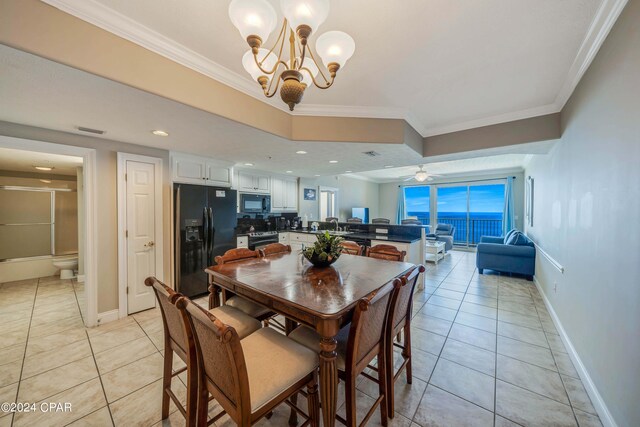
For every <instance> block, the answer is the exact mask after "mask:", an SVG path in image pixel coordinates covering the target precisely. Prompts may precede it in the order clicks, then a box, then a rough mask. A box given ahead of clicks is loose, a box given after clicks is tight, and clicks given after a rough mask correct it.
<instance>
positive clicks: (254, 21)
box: [229, 0, 356, 111]
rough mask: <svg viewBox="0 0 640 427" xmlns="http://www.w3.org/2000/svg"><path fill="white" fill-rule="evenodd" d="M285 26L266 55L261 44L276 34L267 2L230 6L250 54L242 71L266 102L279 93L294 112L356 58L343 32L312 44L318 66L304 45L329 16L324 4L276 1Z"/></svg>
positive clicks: (236, 1) (321, 0) (323, 0)
mask: <svg viewBox="0 0 640 427" xmlns="http://www.w3.org/2000/svg"><path fill="white" fill-rule="evenodd" d="M280 8H281V9H282V12H283V14H284V17H285V19H284V22H283V24H282V26H281V27H280V31H279V32H278V36H277V38H276V40H275V42H274V43H273V46H272V47H270V48H269V49H266V48H263V47H262V45H263V43H264V42H265V41H266V40H267V39H268V38H269V35H270V34H271V32H272V31H273V30H274V29H275V28H276V21H277V15H276V12H275V10H274V9H273V7H272V6H271V4H270V3H269V2H268V1H267V0H233V1H232V2H231V4H230V5H229V17H230V19H231V22H232V23H233V25H234V26H235V27H236V28H237V29H238V31H239V32H240V35H241V36H242V37H243V38H244V39H245V40H246V41H247V43H248V44H249V47H250V48H251V49H250V50H249V51H247V52H246V53H245V54H244V56H243V57H242V65H243V67H244V69H245V70H246V71H247V72H248V73H249V75H250V76H251V78H252V79H253V80H255V81H257V82H258V84H259V85H260V86H261V87H262V91H263V93H264V94H265V96H266V97H268V98H271V97H273V96H274V95H275V94H276V93H278V92H279V93H280V97H281V98H282V100H283V101H284V102H285V103H286V104H287V105H288V106H289V109H290V110H292V111H293V109H294V107H295V106H296V105H297V104H298V103H300V101H301V100H302V97H303V95H304V91H305V89H306V88H307V87H309V86H312V85H313V86H316V87H318V88H320V89H328V88H330V87H331V86H332V85H333V82H334V81H335V77H336V74H337V72H338V70H339V69H341V68H343V67H344V66H345V64H346V63H347V61H348V60H349V58H351V56H352V55H353V53H354V52H355V48H356V44H355V41H354V40H353V38H351V36H349V35H348V34H347V33H344V32H342V31H328V32H326V33H324V34H322V35H321V36H320V37H318V39H317V40H316V45H315V48H316V49H315V50H316V52H317V55H318V56H319V57H320V58H321V59H322V63H319V62H318V60H317V59H316V58H315V55H314V53H313V51H312V49H311V48H310V46H309V45H308V41H309V37H310V36H311V34H312V33H314V32H316V31H317V30H318V28H319V27H320V25H322V23H324V21H325V20H326V19H327V16H328V15H329V0H280Z"/></svg>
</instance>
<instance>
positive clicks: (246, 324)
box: [209, 305, 262, 339]
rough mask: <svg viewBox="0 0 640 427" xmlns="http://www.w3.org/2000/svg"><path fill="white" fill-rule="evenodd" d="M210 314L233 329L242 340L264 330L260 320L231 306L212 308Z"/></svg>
mask: <svg viewBox="0 0 640 427" xmlns="http://www.w3.org/2000/svg"><path fill="white" fill-rule="evenodd" d="M209 313H211V314H213V315H214V316H216V317H217V318H218V319H220V320H221V321H222V322H223V323H225V324H227V325H229V326H231V327H233V329H235V330H236V332H237V333H238V336H239V337H240V339H243V338H245V337H247V336H248V335H250V334H252V333H254V332H255V331H257V330H258V329H260V328H262V323H260V321H259V320H257V319H255V318H254V317H253V316H251V315H248V314H246V313H244V312H242V311H240V310H239V309H237V308H234V307H231V306H229V305H223V306H222V307H216V308H212V309H211V310H209Z"/></svg>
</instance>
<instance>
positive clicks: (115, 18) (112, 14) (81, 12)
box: [41, 0, 288, 111]
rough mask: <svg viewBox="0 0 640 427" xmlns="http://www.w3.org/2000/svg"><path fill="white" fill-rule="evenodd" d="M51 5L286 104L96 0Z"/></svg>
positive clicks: (256, 95) (239, 87)
mask: <svg viewBox="0 0 640 427" xmlns="http://www.w3.org/2000/svg"><path fill="white" fill-rule="evenodd" d="M41 1H42V2H43V3H46V4H48V5H50V6H53V7H55V8H57V9H60V10H61V11H63V12H65V13H68V14H70V15H72V16H75V17H76V18H79V19H81V20H83V21H85V22H88V23H89V24H92V25H95V26H96V27H98V28H101V29H103V30H105V31H108V32H110V33H112V34H115V35H116V36H118V37H121V38H123V39H125V40H128V41H130V42H132V43H135V44H137V45H139V46H142V47H143V48H145V49H147V50H150V51H151V52H154V53H157V54H159V55H161V56H164V57H165V58H167V59H170V60H172V61H174V62H176V63H178V64H180V65H183V66H185V67H187V68H190V69H192V70H194V71H197V72H199V73H201V74H203V75H205V76H207V77H210V78H212V79H214V80H216V81H219V82H220V83H223V84H225V85H227V86H229V87H232V88H234V89H236V90H238V91H240V92H242V93H244V94H246V95H249V96H251V97H253V98H256V99H258V100H259V101H262V102H264V103H266V104H269V105H271V106H272V107H275V108H278V109H280V110H282V111H288V108H286V105H284V104H283V105H280V104H282V103H276V102H275V101H272V100H271V99H269V98H265V96H264V94H263V93H262V90H261V89H260V88H259V86H258V85H257V84H255V83H253V82H252V81H251V80H250V79H248V78H246V77H244V76H242V75H240V74H238V73H236V72H235V71H231V70H229V69H228V68H226V67H224V66H222V65H220V64H218V63H217V62H215V61H212V60H210V59H208V58H207V57H205V56H203V55H201V54H199V53H197V52H195V51H193V50H191V49H189V48H188V47H186V46H184V45H182V44H180V43H178V42H176V41H174V40H172V39H170V38H168V37H166V36H164V35H162V34H160V33H158V32H157V31H154V30H152V29H151V28H148V27H146V26H144V25H142V24H140V23H139V22H137V21H134V20H133V19H131V18H129V17H128V16H126V15H123V14H121V13H119V12H117V11H115V10H113V9H111V8H109V7H107V6H105V5H103V4H102V3H100V2H98V1H96V0H41Z"/></svg>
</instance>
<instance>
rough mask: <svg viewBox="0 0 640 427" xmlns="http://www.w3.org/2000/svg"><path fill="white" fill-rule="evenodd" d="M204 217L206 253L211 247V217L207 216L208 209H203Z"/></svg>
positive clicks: (203, 228)
mask: <svg viewBox="0 0 640 427" xmlns="http://www.w3.org/2000/svg"><path fill="white" fill-rule="evenodd" d="M202 217H203V226H202V231H203V233H204V236H203V239H204V240H203V243H204V250H205V251H206V250H207V248H208V247H209V215H208V214H207V208H206V207H204V208H202Z"/></svg>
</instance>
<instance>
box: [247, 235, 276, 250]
mask: <svg viewBox="0 0 640 427" xmlns="http://www.w3.org/2000/svg"><path fill="white" fill-rule="evenodd" d="M279 240H280V239H279V237H278V232H277V231H263V232H257V233H250V234H249V242H248V244H249V245H248V246H249V249H251V250H252V251H256V250H258V249H262V248H264V247H265V246H267V245H270V244H271V243H278V241H279Z"/></svg>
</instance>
